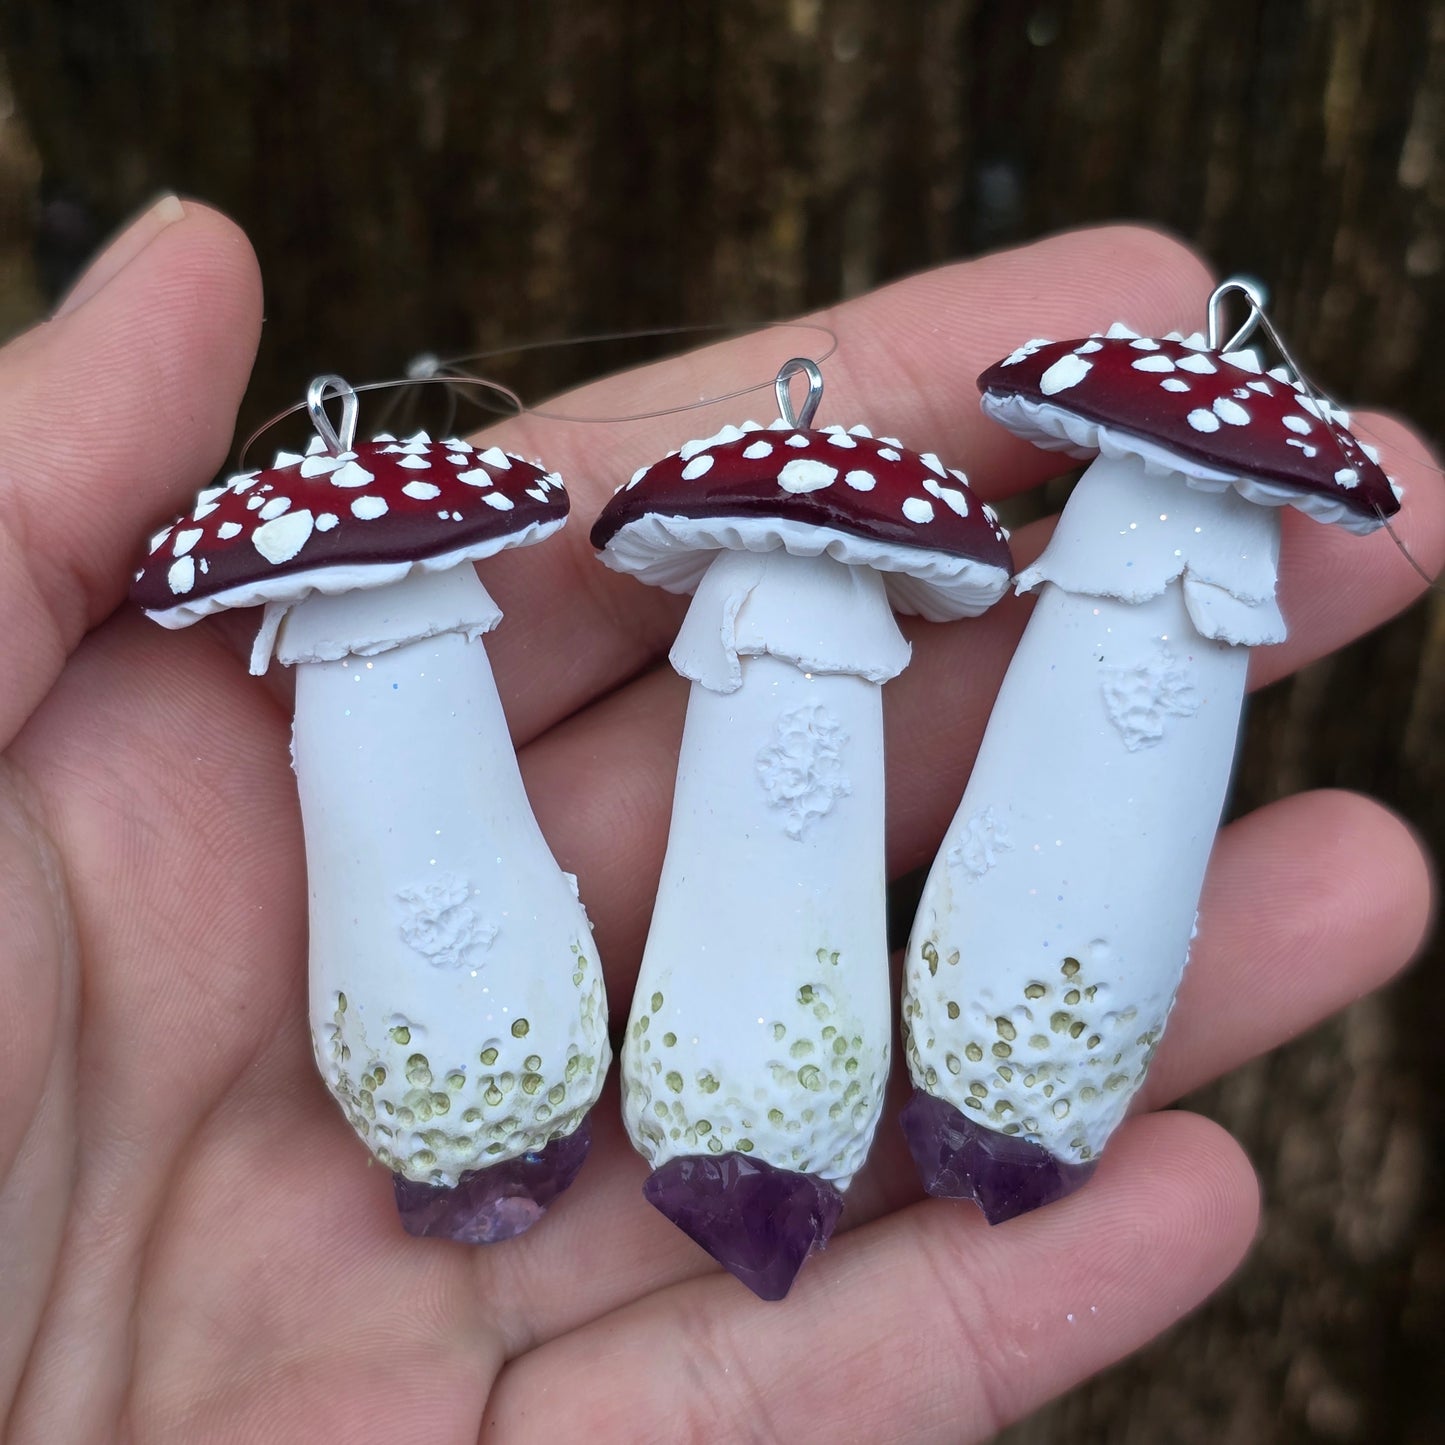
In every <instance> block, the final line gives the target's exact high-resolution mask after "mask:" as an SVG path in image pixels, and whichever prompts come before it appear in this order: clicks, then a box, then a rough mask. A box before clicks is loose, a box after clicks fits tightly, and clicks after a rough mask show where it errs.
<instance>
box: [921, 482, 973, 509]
mask: <svg viewBox="0 0 1445 1445" xmlns="http://www.w3.org/2000/svg"><path fill="white" fill-rule="evenodd" d="M923 490H924V491H925V492H927V493H928V494H929V495H930V496H932V497H937V498H938V500H939V501H940V502H942V503H943V504H944V506H945V507H947V508H948V509H949V511H950V512H957V513H958V515H959V516H960V517H966V516H968V498H967V497H965V496H964V494H963V493H962V492H960V491H959V490H958V488H957V487H940V486H939V485H938V483H937V482H935V481H934V480H933V478H932V477H925V478H924V480H923Z"/></svg>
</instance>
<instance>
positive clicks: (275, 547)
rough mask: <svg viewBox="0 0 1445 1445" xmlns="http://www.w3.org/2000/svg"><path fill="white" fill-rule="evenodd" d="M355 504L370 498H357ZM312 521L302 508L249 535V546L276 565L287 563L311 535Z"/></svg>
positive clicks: (308, 513) (258, 528) (268, 523)
mask: <svg viewBox="0 0 1445 1445" xmlns="http://www.w3.org/2000/svg"><path fill="white" fill-rule="evenodd" d="M356 500H357V502H365V501H369V500H370V498H367V497H358V498H357V499H356ZM312 526H313V519H312V516H311V513H310V512H308V511H307V510H306V509H305V508H304V507H303V508H302V509H301V511H299V512H287V513H286V515H285V516H284V517H277V518H276V519H275V520H274V521H271V522H267V523H266V524H265V525H264V526H261V527H257V528H256V530H255V531H254V532H252V533H251V545H252V546H253V547H254V548H255V549H256V550H257V551H258V552H259V553H260V554H261V555H262V556H263V557H264V558H265V559H266V560H267V561H268V562H272V563H276V564H280V563H282V562H289V561H290V560H291V559H292V558H293V557H294V556H295V555H296V554H297V553H298V552H299V551H300V550H301V549H302V548H303V547H304V546H305V545H306V539H307V538H308V537H309V536H310V535H311V528H312Z"/></svg>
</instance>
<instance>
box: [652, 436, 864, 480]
mask: <svg viewBox="0 0 1445 1445" xmlns="http://www.w3.org/2000/svg"><path fill="white" fill-rule="evenodd" d="M848 445H849V446H850V447H855V446H857V445H858V443H857V442H855V441H852V440H850V441H849V443H848ZM772 454H773V444H772V443H771V442H754V443H753V444H752V446H750V447H745V448H744V449H743V455H744V456H745V457H746V458H747V459H748V460H749V461H750V462H760V461H762V459H763V458H764V457H770V456H772ZM646 470H647V468H646V467H643V468H642V471H639V472H638V474H637V476H635V477H633V479H632V480H633V481H634V482H635V481H637V480H638V479H639V478H640V477H641V476H642V472H645V471H646Z"/></svg>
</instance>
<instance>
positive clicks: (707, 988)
mask: <svg viewBox="0 0 1445 1445" xmlns="http://www.w3.org/2000/svg"><path fill="white" fill-rule="evenodd" d="M799 370H801V371H804V372H806V374H807V376H808V379H809V382H810V394H809V399H808V403H807V405H806V406H805V407H804V409H803V413H802V415H801V417H795V416H794V414H793V411H792V406H791V403H790V401H789V398H788V394H787V384H788V379H789V377H790V376H792V375H794V374H796V372H797V371H799ZM777 389H778V399H779V406H780V410H781V412H782V417H781V419H780V420H779V421H777V422H775V423H774V424H773V425H772V426H771V427H769V428H762V427H760V426H758V425H757V423H755V422H747V423H744V424H743V426H741V427H734V426H729V427H725V428H724V429H723V430H722V431H721V432H719V433H718V434H717V435H716V436H712V437H708V438H705V439H704V440H701V441H694V442H689V443H688V444H687V445H686V446H684V447H683V448H682V449H681V451H679V452H674V453H672V454H671V455H670V456H668V457H666V458H664V459H663V460H662V461H660V462H658V463H656V464H655V465H653V466H651V467H646V468H644V469H642V470H641V471H639V472H638V473H637V474H636V475H635V476H634V477H633V478H632V480H631V481H630V482H628V483H627V484H626V485H625V486H623V487H622V488H621V489H619V491H618V492H617V493H616V495H615V496H614V497H613V498H612V500H611V501H610V502H609V503H608V505H607V506H606V507H605V508H604V510H603V511H602V514H601V515H600V516H599V517H598V519H597V523H596V525H595V527H594V528H593V531H592V541H593V544H594V546H596V547H597V548H598V549H599V551H600V554H601V558H602V560H603V561H604V562H605V563H606V564H607V565H608V566H610V567H613V568H615V569H616V570H618V571H624V572H631V573H632V574H633V575H635V576H637V577H639V578H640V579H641V580H642V581H644V582H650V583H655V584H657V585H659V586H662V587H665V588H667V589H668V590H669V591H673V592H692V593H694V594H695V595H694V597H693V601H692V604H691V606H690V608H689V610H688V612H687V615H686V618H685V620H684V622H683V624H682V627H681V630H680V631H679V633H678V637H677V641H676V644H675V645H674V647H673V649H672V653H671V661H672V664H673V667H674V668H675V669H676V670H677V671H678V672H679V673H680V674H681V675H682V676H684V677H686V678H688V679H690V680H691V682H692V691H691V694H690V700H689V703H688V710H687V720H686V724H685V728H684V732H683V739H682V748H681V754H680V757H679V760H678V770H677V782H676V788H675V792H674V799H673V811H672V823H671V829H670V833H669V836H668V844H667V853H666V858H665V861H664V864H663V870H662V878H661V882H660V884H659V888H658V895H657V901H656V906H655V909H654V912H653V916H652V925H651V930H650V932H649V935H648V939H647V945H646V949H645V952H644V956H643V960H642V966H641V973H640V977H639V979H638V983H637V989H636V993H635V995H634V1001H633V1007H632V1015H631V1018H630V1020H629V1022H628V1025H627V1030H626V1035H625V1041H624V1044H623V1050H622V1082H623V1113H624V1118H625V1120H626V1124H627V1129H628V1132H629V1134H630V1135H631V1138H632V1141H633V1143H634V1145H635V1146H636V1147H637V1149H638V1150H639V1151H640V1152H641V1153H642V1154H643V1155H644V1156H645V1157H646V1159H647V1161H648V1163H649V1164H650V1165H651V1166H652V1169H653V1172H652V1174H651V1176H650V1177H649V1179H648V1180H647V1183H646V1185H645V1186H644V1193H645V1196H646V1198H647V1199H648V1200H649V1201H650V1202H651V1203H652V1204H653V1205H655V1206H656V1208H658V1209H659V1210H660V1211H661V1212H662V1213H663V1214H665V1215H666V1216H667V1217H668V1218H669V1219H670V1220H672V1222H673V1223H674V1224H676V1225H677V1226H678V1227H679V1228H681V1229H682V1230H684V1231H685V1232H686V1233H687V1234H688V1235H690V1236H691V1237H692V1238H693V1239H694V1240H695V1241H696V1242H697V1243H699V1244H700V1245H702V1247H703V1248H704V1249H706V1250H707V1251H708V1252H709V1253H710V1254H712V1256H713V1257H714V1258H715V1259H716V1260H717V1261H718V1262H719V1263H720V1264H722V1265H724V1266H725V1267H726V1268H727V1269H728V1270H730V1271H731V1272H732V1273H733V1274H734V1275H736V1276H737V1277H738V1278H739V1279H740V1280H742V1281H743V1283H744V1284H746V1285H747V1286H748V1287H749V1288H750V1289H752V1290H753V1291H754V1292H755V1293H756V1294H758V1295H759V1296H761V1297H762V1298H764V1299H779V1298H781V1297H782V1296H783V1295H784V1294H786V1293H787V1291H788V1288H789V1287H790V1285H791V1284H792V1281H793V1278H794V1276H795V1275H796V1274H797V1271H798V1270H799V1268H800V1267H801V1266H802V1263H803V1261H804V1259H805V1258H806V1256H807V1255H808V1253H809V1252H810V1250H812V1249H813V1248H815V1247H821V1245H822V1244H824V1243H825V1242H826V1240H827V1238H828V1236H829V1234H830V1233H831V1231H832V1229H833V1227H834V1225H835V1224H836V1222H837V1219H838V1216H839V1213H840V1211H841V1209H842V1205H843V1191H844V1190H845V1189H846V1188H847V1187H848V1183H849V1181H850V1179H851V1178H852V1176H853V1174H854V1173H855V1172H856V1171H857V1169H858V1168H859V1167H860V1165H861V1164H862V1163H863V1159H864V1156H865V1155H866V1154H867V1152H868V1147H869V1144H870V1143H871V1141H872V1138H873V1133H874V1130H875V1127H876V1125H877V1121H878V1116H879V1112H880V1110H881V1108H882V1102H883V1089H884V1084H885V1081H886V1079H887V1074H888V1058H889V1041H890V1036H891V1032H892V1028H891V1022H890V1012H891V1010H890V1002H889V981H888V951H887V941H886V932H885V922H884V891H885V874H884V860H883V715H882V684H883V683H884V682H886V681H887V680H888V679H889V678H891V677H894V676H896V675H897V674H898V673H899V672H900V671H902V669H903V668H904V667H905V666H906V665H907V662H908V657H909V645H908V643H907V642H906V641H905V640H904V639H903V636H902V635H901V633H900V632H899V630H898V626H897V624H896V622H895V621H894V620H893V610H894V609H895V608H896V609H898V610H899V611H904V612H912V613H919V614H921V615H922V616H924V617H926V618H929V619H931V620H934V621H942V620H946V619H952V618H958V617H967V616H972V615H974V614H976V613H978V612H981V611H982V610H983V609H984V608H986V607H987V606H989V605H990V604H991V603H992V602H994V601H995V600H996V599H997V598H998V597H999V596H1000V595H1001V594H1002V593H1003V591H1004V590H1005V589H1006V587H1007V584H1008V576H1009V571H1010V566H1011V564H1010V556H1009V551H1008V545H1007V541H1006V538H1005V534H1004V531H1003V529H1002V527H1001V526H1000V525H999V523H998V520H997V518H996V517H995V516H994V514H993V512H992V511H991V510H990V509H989V508H988V507H986V506H984V505H982V504H981V503H980V502H979V501H978V500H977V498H976V497H974V496H973V495H972V494H971V493H970V491H969V490H968V487H967V485H966V480H965V478H964V476H963V474H962V473H961V472H955V471H949V470H948V469H947V468H945V467H944V466H943V465H942V463H940V462H939V461H938V459H937V458H936V457H934V456H931V455H923V456H919V455H917V454H915V453H913V452H909V451H905V450H904V449H903V447H902V446H901V444H900V443H898V442H896V441H894V440H892V439H891V438H886V437H883V438H875V437H873V436H871V435H870V434H869V432H868V431H867V429H866V428H863V427H854V428H852V429H851V430H847V431H845V430H844V429H842V428H841V427H829V428H826V429H823V430H811V429H810V428H809V423H810V421H811V419H812V414H813V410H814V409H816V406H817V403H818V399H819V397H820V395H821V390H822V379H821V376H820V375H819V374H818V370H817V368H816V366H814V365H813V363H811V362H801V361H794V362H789V363H788V364H787V365H786V366H785V367H784V368H783V371H782V372H781V373H780V375H779V378H778V384H777Z"/></svg>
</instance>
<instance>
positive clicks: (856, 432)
mask: <svg viewBox="0 0 1445 1445" xmlns="http://www.w3.org/2000/svg"><path fill="white" fill-rule="evenodd" d="M848 435H849V436H855V437H867V438H868V440H869V441H872V440H873V433H872V432H871V431H869V430H868V428H867V427H866V426H864V425H863V423H862V422H861V421H860V422H859V423H858V425H857V426H850V427H849V428H848Z"/></svg>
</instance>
